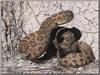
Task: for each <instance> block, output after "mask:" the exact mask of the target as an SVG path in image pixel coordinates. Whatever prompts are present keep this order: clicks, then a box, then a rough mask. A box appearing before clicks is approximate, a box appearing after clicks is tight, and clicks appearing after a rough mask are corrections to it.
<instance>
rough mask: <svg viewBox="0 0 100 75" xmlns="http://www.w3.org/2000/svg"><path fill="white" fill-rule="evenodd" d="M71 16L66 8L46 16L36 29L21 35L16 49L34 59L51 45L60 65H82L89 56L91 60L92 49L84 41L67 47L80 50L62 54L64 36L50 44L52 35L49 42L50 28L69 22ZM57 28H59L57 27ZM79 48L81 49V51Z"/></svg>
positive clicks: (26, 56)
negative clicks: (23, 35)
mask: <svg viewBox="0 0 100 75" xmlns="http://www.w3.org/2000/svg"><path fill="white" fill-rule="evenodd" d="M73 17H74V15H73V12H72V11H69V10H67V11H60V12H58V13H56V14H53V15H52V16H51V17H48V18H47V19H46V20H44V21H43V22H42V24H41V26H40V29H39V30H38V31H36V32H32V33H30V34H29V35H27V36H25V37H23V38H22V39H21V40H20V41H19V47H18V50H19V52H20V53H21V54H22V57H23V58H28V59H30V60H36V59H38V58H39V57H40V56H41V55H42V54H43V53H44V52H45V51H50V49H49V48H50V47H51V46H53V47H54V49H57V50H55V52H54V55H55V54H56V52H57V57H58V61H59V63H60V64H61V65H66V66H70V65H72V66H73V63H74V64H75V65H74V66H77V65H84V64H86V63H88V62H89V61H90V59H89V58H91V60H93V59H94V55H93V52H92V49H91V47H89V46H88V45H87V44H86V43H83V42H77V43H75V44H73V45H74V46H73V48H72V49H70V48H69V51H73V50H74V49H75V48H76V47H77V48H79V50H80V52H79V53H77V48H76V49H75V50H74V51H76V52H70V53H67V54H63V53H61V52H60V51H61V50H62V51H66V50H63V42H64V41H65V42H68V41H67V40H66V39H65V38H64V39H62V38H61V40H60V41H56V42H54V44H53V45H52V41H53V39H54V37H53V39H52V40H51V43H50V32H51V30H52V29H53V28H56V27H57V26H58V25H61V24H65V23H68V22H70V21H71V20H72V19H73ZM61 29H62V30H63V27H61ZM57 30H59V28H58V29H57ZM56 32H57V31H56ZM56 32H55V33H54V35H55V34H56ZM57 34H58V33H57ZM61 36H62V35H61ZM64 36H65V37H66V34H64ZM64 36H63V37H64ZM73 36H74V35H73ZM74 38H75V37H74ZM56 39H58V40H59V39H60V38H56ZM78 39H79V38H78ZM78 39H77V40H78ZM73 40H74V41H75V40H76V38H75V39H73ZM61 43H62V44H61ZM72 43H73V41H72ZM65 44H66V43H65ZM83 47H84V48H85V47H86V48H85V49H83ZM65 48H66V47H65ZM80 48H81V49H80ZM47 49H49V50H47ZM81 50H82V52H81ZM86 50H87V51H86ZM52 52H53V51H52V48H51V53H52ZM85 52H87V54H89V55H87V57H88V58H87V57H85V58H84V57H83V56H84V55H86V54H85ZM82 54H83V56H81V55H82ZM47 55H48V53H47ZM54 55H52V56H54ZM52 56H50V57H52ZM73 56H75V57H73ZM50 57H49V58H48V57H47V58H48V59H50ZM69 57H70V59H69ZM77 57H78V58H77ZM73 59H75V60H74V61H77V63H75V62H74V61H73ZM79 59H83V60H84V63H83V62H81V61H80V60H79ZM66 61H67V62H66Z"/></svg>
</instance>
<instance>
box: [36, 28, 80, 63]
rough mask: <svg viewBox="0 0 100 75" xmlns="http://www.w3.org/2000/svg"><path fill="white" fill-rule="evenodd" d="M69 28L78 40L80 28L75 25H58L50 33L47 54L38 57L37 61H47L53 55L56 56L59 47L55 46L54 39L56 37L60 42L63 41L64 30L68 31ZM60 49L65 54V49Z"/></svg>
mask: <svg viewBox="0 0 100 75" xmlns="http://www.w3.org/2000/svg"><path fill="white" fill-rule="evenodd" d="M69 30H70V31H72V32H73V33H74V34H75V35H76V36H75V41H77V40H79V39H80V37H81V32H80V31H79V30H78V29H76V28H75V27H73V28H67V27H56V28H54V29H52V31H51V33H50V39H49V43H48V47H47V50H46V52H45V54H44V55H43V56H42V57H40V58H39V59H37V61H38V62H39V61H45V60H49V59H51V58H52V57H55V56H56V53H57V48H56V47H55V45H54V43H53V40H54V39H55V37H56V38H57V42H58V43H61V42H63V37H61V36H62V34H63V33H64V32H67V31H69ZM56 34H58V35H57V36H56ZM62 44H63V43H62ZM60 51H62V53H61V55H62V56H63V50H60Z"/></svg>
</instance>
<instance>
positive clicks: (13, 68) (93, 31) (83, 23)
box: [1, 1, 99, 73]
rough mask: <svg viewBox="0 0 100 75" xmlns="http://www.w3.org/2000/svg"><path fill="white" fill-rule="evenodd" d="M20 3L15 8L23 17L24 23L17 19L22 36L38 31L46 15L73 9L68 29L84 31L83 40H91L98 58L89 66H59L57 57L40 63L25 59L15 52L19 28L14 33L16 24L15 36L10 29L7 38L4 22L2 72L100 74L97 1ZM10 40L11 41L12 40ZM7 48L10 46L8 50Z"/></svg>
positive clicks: (17, 2) (67, 25)
mask: <svg viewBox="0 0 100 75" xmlns="http://www.w3.org/2000/svg"><path fill="white" fill-rule="evenodd" d="M4 3H6V2H2V5H1V7H2V8H3V9H5V8H4V7H5V5H3V4H4ZM10 3H11V2H9V1H8V6H7V8H9V9H6V10H7V11H9V10H10V9H11V4H10ZM19 3H20V1H14V2H13V4H14V8H13V9H15V10H16V11H15V12H16V16H15V17H16V18H15V19H16V20H17V19H18V18H19V17H21V18H20V19H19V20H20V21H21V22H20V21H19V22H17V23H18V26H19V27H20V25H21V24H22V23H23V26H22V29H23V33H22V34H21V35H22V37H23V36H25V34H29V33H30V32H33V31H36V30H38V29H39V27H40V23H41V22H42V21H43V20H44V19H45V18H46V17H48V16H50V15H52V14H54V13H56V12H58V11H61V10H72V11H73V13H74V15H75V16H74V19H73V20H72V21H71V22H70V23H68V24H65V25H63V26H66V27H69V28H70V27H77V28H78V29H80V30H81V31H82V37H81V39H80V40H81V41H84V42H86V43H88V44H89V45H90V46H91V47H92V49H93V52H94V55H95V57H96V60H95V61H94V62H92V63H91V64H89V65H87V66H84V67H79V68H71V67H68V68H63V67H59V65H58V62H57V59H56V58H53V59H51V60H49V61H46V62H45V63H41V64H37V63H34V62H32V61H28V60H22V59H21V57H20V55H19V54H18V55H17V54H16V53H17V49H16V48H15V49H14V47H15V46H16V43H17V40H16V38H15V37H17V36H15V33H16V34H19V32H20V30H19V32H18V33H17V32H14V31H15V30H16V29H15V28H16V25H15V27H14V26H12V27H11V29H12V36H10V37H11V38H10V37H9V34H10V32H9V30H10V29H9V28H8V31H7V34H8V36H7V38H5V36H4V35H5V29H7V28H5V23H4V21H2V22H1V23H2V25H1V28H2V33H1V35H2V38H1V46H2V50H1V51H2V67H1V72H2V73H12V72H13V73H15V72H16V73H98V59H99V57H98V55H99V54H98V51H99V49H98V1H24V2H23V1H21V3H20V5H19ZM13 4H12V5H13ZM20 8H21V12H20ZM7 11H5V12H7ZM8 13H9V12H8ZM20 14H21V15H20ZM10 16H11V15H10ZM4 17H5V16H4ZM11 17H12V16H11ZM5 19H6V20H8V21H7V23H8V25H9V19H7V18H5ZM22 21H23V22H22ZM14 24H15V23H14ZM13 28H14V29H13ZM13 34H14V36H13ZM6 39H8V41H6ZM10 40H12V41H13V43H12V41H10ZM7 47H9V48H11V49H10V50H7V49H8V48H7Z"/></svg>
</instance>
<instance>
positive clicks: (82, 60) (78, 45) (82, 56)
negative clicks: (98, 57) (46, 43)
mask: <svg viewBox="0 0 100 75" xmlns="http://www.w3.org/2000/svg"><path fill="white" fill-rule="evenodd" d="M60 36H61V37H63V41H62V42H61V43H58V42H57V38H56V39H55V41H54V44H55V46H56V48H57V58H58V62H59V64H60V65H61V66H64V67H68V66H72V67H79V66H84V65H87V64H89V63H91V62H92V61H93V60H94V59H95V56H94V54H93V51H92V48H91V47H90V46H89V45H88V44H86V43H85V42H80V41H78V40H79V39H78V40H76V41H75V36H74V35H73V33H72V32H70V31H65V32H63V34H62V35H60ZM59 39H60V38H59ZM59 39H58V40H59ZM62 52H63V53H62Z"/></svg>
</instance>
